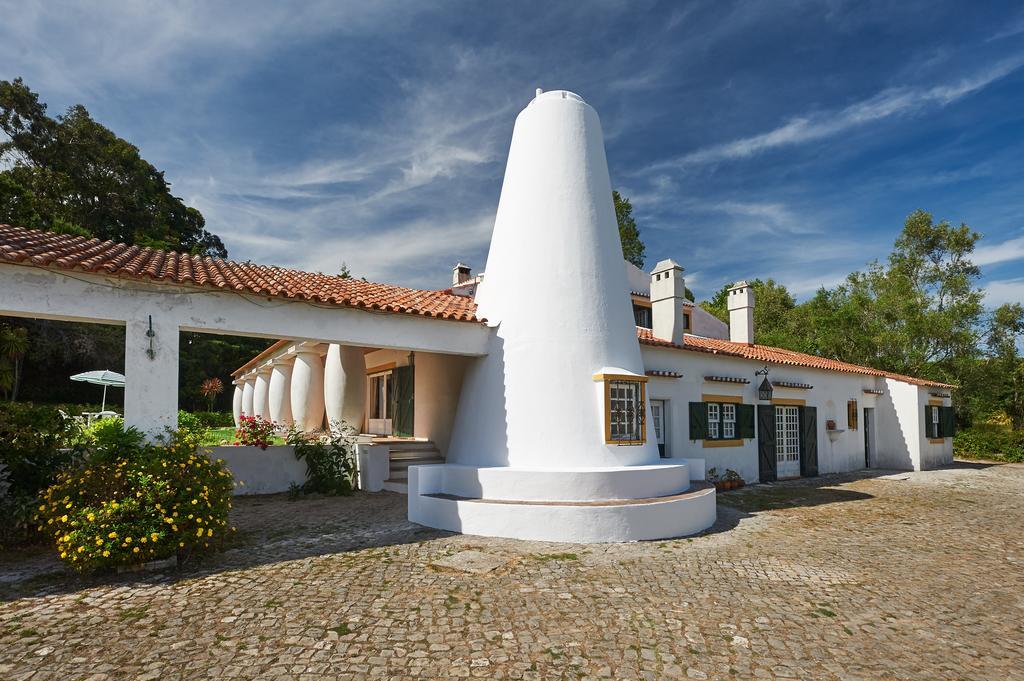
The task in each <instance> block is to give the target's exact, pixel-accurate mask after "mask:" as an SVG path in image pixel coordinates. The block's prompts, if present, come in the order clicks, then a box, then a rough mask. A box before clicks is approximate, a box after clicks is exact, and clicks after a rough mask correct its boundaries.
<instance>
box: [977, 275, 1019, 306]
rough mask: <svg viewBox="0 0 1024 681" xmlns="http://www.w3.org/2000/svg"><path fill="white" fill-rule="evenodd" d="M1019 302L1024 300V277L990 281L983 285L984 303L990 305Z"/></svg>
mask: <svg viewBox="0 0 1024 681" xmlns="http://www.w3.org/2000/svg"><path fill="white" fill-rule="evenodd" d="M1021 302H1024V277H1019V278H1017V279H1002V280H999V281H990V282H989V283H988V284H986V285H985V304H986V305H989V306H990V307H998V306H1000V305H1002V304H1004V303H1021Z"/></svg>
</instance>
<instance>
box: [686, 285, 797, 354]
mask: <svg viewBox="0 0 1024 681" xmlns="http://www.w3.org/2000/svg"><path fill="white" fill-rule="evenodd" d="M749 283H750V287H751V288H752V289H753V291H754V301H755V304H754V338H755V341H756V342H757V343H758V344H760V345H772V346H777V347H787V348H793V345H794V331H793V328H792V325H793V310H794V308H795V307H796V299H794V298H793V295H792V294H791V293H790V292H789V291H788V290H787V289H786V287H785V286H784V285H782V284H779V283H778V282H776V281H775V280H774V279H765V280H761V279H754V280H753V281H751V282H749ZM731 287H732V284H724V285H723V286H722V288H720V289H718V291H716V292H715V295H713V296H712V297H711V299H710V300H705V301H703V302H701V304H700V306H701V307H702V308H704V309H705V310H707V311H708V312H710V313H711V314H713V315H715V316H716V317H718V318H719V319H721V320H722V321H723V322H725V323H727V324H728V323H729V304H728V300H729V289H730V288H731ZM794 349H795V348H794Z"/></svg>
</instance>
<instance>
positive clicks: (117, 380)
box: [71, 369, 124, 411]
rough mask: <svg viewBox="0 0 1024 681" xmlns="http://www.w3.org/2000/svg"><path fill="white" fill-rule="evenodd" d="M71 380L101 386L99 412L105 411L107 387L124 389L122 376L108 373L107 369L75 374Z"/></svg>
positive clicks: (112, 372)
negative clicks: (101, 404)
mask: <svg viewBox="0 0 1024 681" xmlns="http://www.w3.org/2000/svg"><path fill="white" fill-rule="evenodd" d="M71 380H72V381H81V382H82V383H93V384H95V385H102V386H103V406H102V407H100V411H106V410H107V386H113V387H115V388H123V387H124V375H123V374H119V373H117V372H116V371H110V370H109V369H101V370H99V371H85V372H83V373H80V374H75V375H74V376H72V377H71Z"/></svg>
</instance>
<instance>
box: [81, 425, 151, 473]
mask: <svg viewBox="0 0 1024 681" xmlns="http://www.w3.org/2000/svg"><path fill="white" fill-rule="evenodd" d="M84 434H85V445H86V447H88V449H89V455H88V459H89V463H95V464H98V463H102V462H104V461H113V460H115V459H121V458H129V457H131V456H134V455H135V454H137V453H139V452H140V451H141V450H142V448H143V445H144V443H145V441H146V436H145V434H143V433H142V432H140V431H139V430H138V429H137V428H135V427H134V426H130V427H128V428H125V427H124V419H122V418H121V417H119V416H116V417H111V418H107V419H101V420H99V421H94V422H93V424H92V425H90V426H88V427H87V428H86V429H85V432H84Z"/></svg>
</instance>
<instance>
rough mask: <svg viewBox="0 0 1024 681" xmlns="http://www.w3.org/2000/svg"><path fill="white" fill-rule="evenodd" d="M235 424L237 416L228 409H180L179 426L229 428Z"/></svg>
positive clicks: (193, 428)
mask: <svg viewBox="0 0 1024 681" xmlns="http://www.w3.org/2000/svg"><path fill="white" fill-rule="evenodd" d="M234 425H235V417H234V416H232V415H231V412H226V411H179V412H178V428H186V427H187V428H190V429H192V430H197V429H199V428H227V427H229V426H234Z"/></svg>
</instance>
